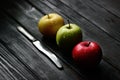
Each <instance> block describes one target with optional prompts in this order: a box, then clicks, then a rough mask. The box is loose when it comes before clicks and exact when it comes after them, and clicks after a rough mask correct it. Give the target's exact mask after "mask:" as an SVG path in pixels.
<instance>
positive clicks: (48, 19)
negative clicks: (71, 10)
mask: <svg viewBox="0 0 120 80" xmlns="http://www.w3.org/2000/svg"><path fill="white" fill-rule="evenodd" d="M63 25H64V19H63V18H62V16H60V15H59V14H57V13H49V14H47V15H45V16H43V17H41V19H40V20H39V22H38V29H39V31H40V32H41V33H42V34H43V35H44V36H46V37H50V38H54V37H56V33H57V31H58V29H59V28H60V27H61V26H63Z"/></svg>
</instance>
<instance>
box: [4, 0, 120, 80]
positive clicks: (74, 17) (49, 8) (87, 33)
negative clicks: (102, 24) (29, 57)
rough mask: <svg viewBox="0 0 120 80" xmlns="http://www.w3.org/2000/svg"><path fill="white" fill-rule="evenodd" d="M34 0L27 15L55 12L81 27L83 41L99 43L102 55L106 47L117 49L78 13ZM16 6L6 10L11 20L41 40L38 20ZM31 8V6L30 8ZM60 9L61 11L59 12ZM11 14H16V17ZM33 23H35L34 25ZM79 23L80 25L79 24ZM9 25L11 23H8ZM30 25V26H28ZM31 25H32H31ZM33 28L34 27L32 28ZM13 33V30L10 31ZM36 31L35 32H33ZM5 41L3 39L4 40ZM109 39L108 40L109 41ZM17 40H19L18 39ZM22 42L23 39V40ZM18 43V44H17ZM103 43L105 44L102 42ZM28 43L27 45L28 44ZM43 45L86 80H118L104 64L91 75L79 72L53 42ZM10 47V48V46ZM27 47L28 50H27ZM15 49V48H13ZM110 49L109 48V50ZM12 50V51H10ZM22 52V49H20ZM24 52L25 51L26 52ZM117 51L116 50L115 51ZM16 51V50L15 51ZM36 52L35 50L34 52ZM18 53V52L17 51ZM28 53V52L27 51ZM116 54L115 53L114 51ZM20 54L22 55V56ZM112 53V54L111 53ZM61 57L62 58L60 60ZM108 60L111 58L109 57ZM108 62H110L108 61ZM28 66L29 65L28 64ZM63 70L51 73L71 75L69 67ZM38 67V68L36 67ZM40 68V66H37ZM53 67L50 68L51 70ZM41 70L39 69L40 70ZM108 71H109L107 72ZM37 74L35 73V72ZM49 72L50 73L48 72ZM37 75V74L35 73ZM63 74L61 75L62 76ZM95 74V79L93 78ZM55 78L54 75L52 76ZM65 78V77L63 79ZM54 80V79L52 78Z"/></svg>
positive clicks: (46, 42)
mask: <svg viewBox="0 0 120 80" xmlns="http://www.w3.org/2000/svg"><path fill="white" fill-rule="evenodd" d="M37 1H38V0H36V1H35V2H33V1H32V0H31V1H30V4H31V5H34V6H35V7H36V8H34V11H33V12H30V13H29V14H32V13H33V14H32V15H36V13H35V14H34V12H38V11H37V10H36V9H38V10H39V11H42V14H41V13H40V12H38V13H37V15H38V16H37V17H39V18H40V16H42V15H43V14H44V13H49V12H57V13H59V14H61V15H62V16H63V17H64V18H65V19H70V20H71V22H73V23H76V24H79V25H81V27H82V29H83V33H84V34H83V35H84V40H94V41H97V42H99V43H100V45H101V46H102V48H103V49H104V54H107V53H106V52H110V51H108V49H107V48H108V47H109V48H110V47H111V46H114V47H117V48H118V46H116V44H109V43H110V42H112V41H114V39H112V38H111V37H109V36H108V35H106V33H105V32H104V31H102V30H100V29H99V28H97V26H95V25H94V24H92V23H90V22H89V21H87V20H86V19H84V17H82V16H81V15H79V14H78V13H76V12H75V13H74V10H72V9H70V8H69V7H66V6H65V5H61V6H63V8H64V9H63V8H61V7H58V8H59V9H58V8H57V7H56V6H54V5H52V4H51V3H49V2H47V1H45V2H43V1H38V2H37ZM20 2H22V3H23V4H25V3H26V2H24V1H20ZM16 4H17V5H15V4H14V5H15V6H14V7H16V9H15V8H14V9H12V10H7V9H6V11H7V12H8V13H9V14H10V15H11V16H12V18H14V19H15V20H16V21H17V22H18V23H20V24H21V25H23V26H24V27H25V28H26V29H27V30H29V31H30V32H31V33H32V34H33V35H34V36H35V37H36V38H38V36H40V37H39V38H38V39H39V40H41V39H42V36H41V35H40V33H39V32H37V26H36V23H37V21H38V20H35V19H36V18H34V17H33V18H32V19H31V18H29V16H28V13H25V12H26V11H27V10H28V11H29V9H30V8H29V9H28V8H26V7H24V6H22V5H23V4H19V1H17V3H16ZM25 5H26V6H27V7H28V6H29V7H30V5H29V4H28V3H26V4H25ZM31 7H33V6H31ZM61 9H62V10H61ZM67 12H69V14H66V13H67ZM12 13H16V16H15V15H14V14H12ZM34 21H35V23H34ZM80 22H81V23H80ZM10 23H11V22H10ZM28 23H30V24H28ZM32 23H33V25H32ZM33 26H36V27H34V28H33ZM12 31H13V30H12ZM35 31H36V32H35ZM100 33H102V34H100ZM98 34H99V35H100V36H102V37H100V38H98V37H99V36H97V37H96V35H98ZM4 39H5V38H4ZM109 39H110V40H109ZM18 40H19V39H18ZM23 40H24V39H23ZM23 40H22V41H21V39H20V40H19V41H20V44H21V43H22V44H23V43H24V44H25V45H26V46H25V47H27V46H28V45H30V43H29V42H26V41H27V40H26V41H23ZM44 40H45V39H44ZM19 41H18V42H19ZM103 41H105V42H103ZM18 42H17V41H16V43H15V44H14V45H17V46H18ZM28 43H29V44H28ZM43 43H45V44H46V45H47V46H48V47H49V48H50V49H51V50H53V51H54V52H56V54H57V55H58V56H59V57H60V59H61V60H63V61H64V62H66V64H68V65H69V66H70V67H72V69H74V70H75V71H76V72H78V73H79V74H81V73H82V74H84V76H85V77H86V78H88V79H94V80H95V79H97V80H101V78H102V79H103V80H106V79H109V80H113V79H116V80H119V79H120V78H119V76H118V75H119V71H117V70H116V69H114V68H113V67H111V66H110V65H109V64H108V63H106V62H104V61H103V62H102V63H101V66H100V69H97V70H100V71H98V72H95V71H94V72H93V73H92V74H91V73H88V74H89V75H90V74H91V75H90V76H89V75H88V74H86V72H84V71H83V72H82V71H81V70H79V69H78V68H76V66H75V65H74V63H73V62H72V60H71V59H70V60H68V58H66V57H64V56H63V55H62V54H60V53H61V52H60V51H59V50H58V48H56V44H55V43H54V42H51V43H50V41H48V40H46V41H43ZM105 43H106V44H109V46H108V45H104V44H105ZM20 44H19V46H18V47H20V49H21V48H22V47H23V45H20ZM31 46H32V45H30V46H29V47H30V48H31ZM10 47H11V46H10ZM29 47H28V48H29ZM14 48H15V47H14ZM28 48H27V49H26V50H29V49H28ZM110 49H111V48H110ZM12 50H13V49H12ZM22 50H23V49H22ZM26 50H25V51H26ZM113 50H114V51H115V50H116V49H115V48H113ZM117 50H118V49H117ZM17 51H18V49H17ZM35 51H36V50H35ZM19 52H20V51H19ZM27 52H28V51H27ZM115 52H117V51H115ZM23 53H24V54H25V52H24V50H23ZM23 53H22V54H23ZM111 53H112V52H111ZM62 57H63V58H62ZM108 58H109V59H110V58H112V57H111V56H110V57H109V56H108ZM112 59H113V58H112ZM108 61H110V60H108ZM28 65H30V64H28ZM64 66H65V68H64V71H62V72H61V71H57V70H56V69H55V70H53V71H56V74H58V72H60V73H59V74H58V75H59V76H64V75H66V76H68V75H70V74H72V72H71V70H70V69H69V67H68V66H67V65H64ZM37 67H38V66H37ZM39 67H40V66H39ZM53 68H54V67H53V66H52V69H53ZM40 69H41V68H40ZM108 69H109V70H108ZM45 71H46V70H45ZM36 72H37V71H36ZM50 72H51V71H50ZM37 73H38V74H39V72H37ZM62 74H63V75H62ZM75 74H76V73H74V74H72V76H71V75H70V76H71V77H72V78H71V77H70V78H71V79H73V77H74V79H80V77H81V76H80V77H76V76H75ZM95 74H96V76H97V77H94V76H95ZM105 74H108V75H105ZM111 75H112V77H111ZM54 76H55V75H54ZM101 76H102V77H101ZM63 78H65V76H64V77H63ZM70 78H68V77H66V79H69V80H71V79H70ZM54 79H55V78H54Z"/></svg>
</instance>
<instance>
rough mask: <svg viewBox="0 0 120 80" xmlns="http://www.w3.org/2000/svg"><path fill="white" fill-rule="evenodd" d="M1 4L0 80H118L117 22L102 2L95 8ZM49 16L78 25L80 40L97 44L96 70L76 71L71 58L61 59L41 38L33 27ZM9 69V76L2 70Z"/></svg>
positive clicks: (62, 2) (80, 1) (48, 2)
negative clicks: (20, 28)
mask: <svg viewBox="0 0 120 80" xmlns="http://www.w3.org/2000/svg"><path fill="white" fill-rule="evenodd" d="M106 1H107V0H106ZM106 1H105V3H106V4H107V2H106ZM3 3H4V2H3ZM5 3H7V6H4V5H3V6H2V9H3V12H1V13H0V15H1V16H0V18H1V19H0V43H1V44H2V45H1V46H0V49H1V50H2V49H3V51H1V54H2V57H0V59H1V60H2V61H3V62H1V64H0V67H1V69H0V71H1V72H0V76H1V79H3V80H5V79H8V80H12V79H14V78H17V79H18V80H24V79H25V80H27V79H28V80H66V79H67V80H120V76H119V75H120V64H119V61H120V59H119V58H120V54H119V47H120V40H119V38H120V36H119V29H120V28H119V22H120V19H119V17H117V16H115V15H117V14H116V13H111V12H109V10H108V8H106V7H105V6H103V4H102V2H101V3H100V4H98V2H97V1H95V0H92V1H91V0H87V1H84V0H76V1H74V0H70V1H68V0H11V1H9V0H5ZM101 6H102V7H101ZM108 6H109V5H108ZM71 8H72V9H71ZM111 8H115V7H111ZM115 10H117V9H115ZM110 11H112V10H111V9H110ZM51 12H56V13H58V14H60V15H61V16H63V17H64V19H65V23H67V22H66V20H67V19H69V20H70V21H71V22H72V23H76V24H78V25H79V26H80V27H81V28H82V31H83V40H91V41H96V42H98V43H99V44H100V46H101V47H102V50H103V55H104V57H103V60H102V61H101V63H100V65H99V66H98V67H97V68H96V69H94V70H92V71H84V70H82V69H79V67H78V66H77V65H76V64H75V63H74V62H73V61H72V58H71V57H70V56H65V55H64V54H66V53H64V52H62V51H61V50H60V49H59V48H58V47H57V45H56V43H55V41H54V40H49V39H46V38H44V37H43V36H42V34H41V33H40V32H39V31H38V28H37V23H38V20H39V19H40V17H42V16H43V15H45V14H47V13H51ZM101 14H102V15H101ZM19 25H20V26H23V27H24V28H25V29H27V30H28V31H29V32H30V33H31V34H32V35H33V36H35V38H37V39H38V40H40V41H41V42H42V44H43V45H44V46H45V47H46V48H47V49H49V50H51V51H53V52H54V53H55V54H56V55H57V56H58V57H59V58H60V60H61V62H62V64H63V66H64V70H58V69H57V68H56V67H55V66H54V65H53V64H52V63H51V62H50V61H49V59H47V57H45V56H44V55H43V54H41V53H40V52H39V51H38V50H37V49H36V48H34V46H33V45H32V43H31V42H30V41H28V40H27V39H26V38H25V37H24V36H23V35H22V34H20V33H19V32H18V31H17V30H16V26H19ZM1 47H2V48H1ZM6 51H7V52H6ZM4 52H6V54H4ZM7 53H8V54H7ZM4 61H6V62H7V64H5V62H4ZM12 63H14V64H12ZM7 65H8V66H7ZM10 65H11V66H12V67H13V68H12V69H13V72H12V71H10V70H9V69H8V71H9V72H10V73H12V75H10V73H9V72H7V70H6V69H7V68H9V67H10ZM4 71H5V72H4ZM24 71H25V72H24ZM2 73H3V74H2ZM13 73H16V74H17V76H16V75H14V74H13ZM5 74H6V75H5ZM25 74H28V75H25ZM4 76H5V77H4ZM29 76H30V77H29ZM19 78H20V79H19Z"/></svg>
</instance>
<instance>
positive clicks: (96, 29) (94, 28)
mask: <svg viewBox="0 0 120 80" xmlns="http://www.w3.org/2000/svg"><path fill="white" fill-rule="evenodd" d="M29 1H31V0H29ZM49 1H50V2H49ZM49 1H47V0H44V1H35V2H32V1H31V3H33V4H34V6H35V7H37V8H38V9H41V10H42V11H43V12H44V13H50V12H52V11H53V12H54V11H55V12H57V13H59V14H61V15H64V18H65V19H70V20H71V22H74V23H76V24H78V25H80V26H81V28H82V29H83V31H84V34H83V35H84V37H85V38H84V40H93V41H97V42H98V43H99V44H100V45H101V46H102V48H103V51H104V56H105V57H104V58H105V60H106V61H107V62H109V63H110V64H113V65H114V66H116V67H117V68H118V69H119V61H120V60H119V58H118V56H119V55H120V54H119V52H118V51H119V46H120V45H119V26H114V25H119V23H113V22H111V23H112V25H111V24H108V23H106V21H103V18H107V17H114V19H118V20H117V21H118V22H119V20H120V19H119V18H117V17H115V16H114V15H112V14H110V13H108V12H107V11H106V10H104V9H101V8H99V7H98V6H97V5H95V6H96V7H95V10H97V11H99V10H100V11H101V12H100V11H99V12H97V11H96V14H95V15H92V13H93V10H91V9H89V10H88V11H86V12H87V13H84V11H81V9H78V8H79V7H77V6H75V4H72V3H74V2H76V3H80V1H73V2H71V3H70V2H66V3H69V5H64V4H63V5H61V4H62V2H60V1H56V0H54V1H52V0H49ZM71 1H72V0H71ZM87 2H88V3H87ZM87 2H86V4H87V5H89V6H90V4H92V3H90V2H89V1H87ZM82 3H83V2H81V4H82ZM83 4H85V3H83ZM46 5H47V6H46ZM72 5H73V6H72ZM93 5H94V4H93ZM41 6H42V7H44V8H41ZM49 7H50V8H49ZM70 7H73V10H72V9H70ZM84 7H88V6H86V5H84ZM91 7H92V5H91ZM51 8H52V10H51ZM74 8H75V9H74ZM50 10H51V11H50ZM83 10H84V9H83ZM47 11H49V12H47ZM90 11H91V12H92V13H89V14H88V12H90ZM68 12H69V13H68ZM81 12H83V13H84V15H82V14H80V13H81ZM66 13H68V14H66ZM99 13H102V14H103V15H102V16H104V17H100V16H99V15H100V14H99ZM104 14H105V15H104ZM91 16H92V17H91ZM85 17H88V18H90V17H91V18H90V19H87V18H85ZM93 18H94V19H93ZM96 19H97V20H99V21H100V22H98V21H97V20H96ZM92 21H93V22H92ZM101 22H102V23H101ZM95 23H97V24H100V25H96V24H95ZM102 25H103V26H102ZM106 25H111V27H109V26H106ZM108 28H109V29H110V30H109V29H108ZM106 30H108V32H107V31H106ZM112 31H113V32H112ZM114 35H115V36H114ZM113 46H114V47H113ZM108 49H109V50H108ZM113 52H114V53H113ZM113 56H114V57H113Z"/></svg>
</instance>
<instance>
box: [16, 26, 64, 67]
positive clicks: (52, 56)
mask: <svg viewBox="0 0 120 80" xmlns="http://www.w3.org/2000/svg"><path fill="white" fill-rule="evenodd" d="M17 29H18V31H20V32H21V33H22V34H23V35H24V36H26V37H27V38H28V39H29V40H30V41H31V42H32V44H33V45H34V46H35V47H36V48H37V49H38V50H39V51H40V52H42V53H43V54H44V55H46V56H47V57H48V58H49V59H50V60H51V61H52V62H53V63H54V64H55V65H56V67H57V68H59V69H62V68H63V66H62V65H61V63H60V61H59V59H58V58H57V56H56V55H55V54H54V53H52V52H51V51H49V50H48V49H46V48H44V47H43V45H42V44H41V42H40V41H39V40H37V39H35V38H34V37H33V36H32V35H31V34H30V33H28V31H27V30H25V29H24V28H23V27H21V26H17Z"/></svg>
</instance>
